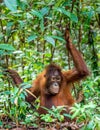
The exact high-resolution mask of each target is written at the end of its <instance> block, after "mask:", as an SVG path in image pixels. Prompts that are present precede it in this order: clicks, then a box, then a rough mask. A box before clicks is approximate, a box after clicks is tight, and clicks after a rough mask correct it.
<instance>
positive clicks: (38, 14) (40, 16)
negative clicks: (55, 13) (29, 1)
mask: <svg viewBox="0 0 100 130" xmlns="http://www.w3.org/2000/svg"><path fill="white" fill-rule="evenodd" d="M31 14H33V15H35V16H37V17H38V18H39V19H43V15H42V14H41V13H40V12H39V11H37V10H32V11H31Z"/></svg>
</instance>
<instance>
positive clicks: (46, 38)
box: [44, 36, 55, 46]
mask: <svg viewBox="0 0 100 130" xmlns="http://www.w3.org/2000/svg"><path fill="white" fill-rule="evenodd" d="M44 39H45V40H46V41H47V42H49V43H50V44H52V45H53V46H55V40H54V39H53V38H52V37H51V36H45V37H44Z"/></svg>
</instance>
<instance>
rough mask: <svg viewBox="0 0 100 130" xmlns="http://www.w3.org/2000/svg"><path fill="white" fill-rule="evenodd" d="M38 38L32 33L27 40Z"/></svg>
mask: <svg viewBox="0 0 100 130" xmlns="http://www.w3.org/2000/svg"><path fill="white" fill-rule="evenodd" d="M36 38H37V36H36V35H31V36H29V37H28V39H27V41H28V42H31V41H33V40H35V39H36Z"/></svg>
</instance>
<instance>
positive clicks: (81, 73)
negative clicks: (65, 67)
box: [64, 28, 89, 82]
mask: <svg viewBox="0 0 100 130" xmlns="http://www.w3.org/2000/svg"><path fill="white" fill-rule="evenodd" d="M65 39H66V42H67V43H66V48H67V49H68V51H69V52H70V54H71V56H72V59H73V62H74V66H75V68H74V69H72V70H69V71H67V72H64V74H65V75H66V79H67V81H68V82H74V81H77V80H81V79H83V78H84V77H86V76H88V75H89V70H88V68H87V65H86V63H85V61H84V59H83V57H82V55H81V53H80V52H79V51H78V50H77V49H76V48H75V46H74V45H73V44H72V41H71V38H70V34H69V30H68V28H66V32H65Z"/></svg>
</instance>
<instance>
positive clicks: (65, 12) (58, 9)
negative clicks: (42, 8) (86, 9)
mask: <svg viewBox="0 0 100 130" xmlns="http://www.w3.org/2000/svg"><path fill="white" fill-rule="evenodd" d="M55 10H56V11H59V12H60V13H63V14H65V15H67V16H68V17H70V12H69V11H67V10H65V9H64V8H55Z"/></svg>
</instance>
